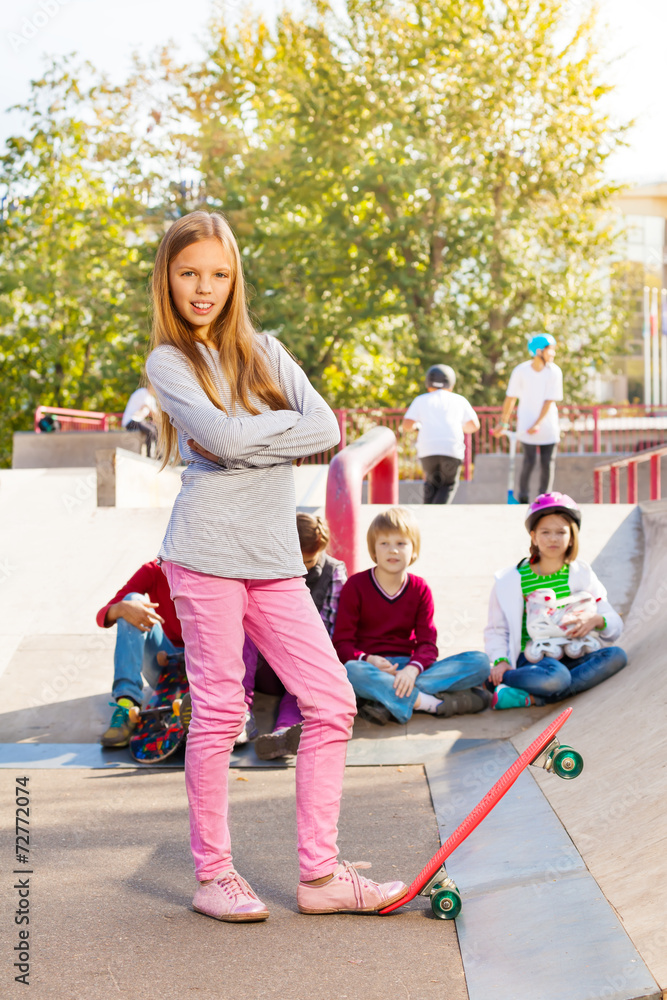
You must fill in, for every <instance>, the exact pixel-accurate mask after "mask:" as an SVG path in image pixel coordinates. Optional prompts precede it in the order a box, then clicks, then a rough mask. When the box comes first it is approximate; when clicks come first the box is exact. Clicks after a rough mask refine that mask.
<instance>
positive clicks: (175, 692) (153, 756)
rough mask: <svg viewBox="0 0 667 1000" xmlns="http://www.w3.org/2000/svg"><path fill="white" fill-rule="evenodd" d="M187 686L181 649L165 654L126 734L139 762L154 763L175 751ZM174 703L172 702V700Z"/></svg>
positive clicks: (182, 740) (180, 737)
mask: <svg viewBox="0 0 667 1000" xmlns="http://www.w3.org/2000/svg"><path fill="white" fill-rule="evenodd" d="M188 690H189V687H188V682H187V678H186V675H185V660H184V658H183V654H182V653H177V654H175V655H173V656H170V657H169V660H168V663H167V666H166V667H163V668H162V670H161V671H160V676H159V678H158V682H157V686H156V688H155V693H154V694H153V696H152V698H151V700H150V701H149V702H148V704H147V706H146V708H144V709H141V710H139V711H137V712H136V719H137V727H136V729H135V730H134V732H133V733H132V736H131V737H130V753H131V755H132V757H133V758H134V760H136V761H139V763H141V764H154V763H158V762H160V761H162V760H166V759H167V758H168V757H171V756H172V754H175V753H176V751H177V750H178V749H179V748H180V747H181V746H182V745H183V744H184V743H185V739H186V735H185V731H184V729H183V726H182V724H181V719H180V713H179V706H180V701H181V699H182V697H183V695H184V694H186V693H187V691H188ZM174 703H175V704H174Z"/></svg>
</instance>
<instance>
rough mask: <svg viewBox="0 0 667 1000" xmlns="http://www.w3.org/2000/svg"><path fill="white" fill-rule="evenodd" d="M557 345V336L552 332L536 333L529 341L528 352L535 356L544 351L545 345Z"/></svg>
mask: <svg viewBox="0 0 667 1000" xmlns="http://www.w3.org/2000/svg"><path fill="white" fill-rule="evenodd" d="M555 346H556V338H555V337H552V336H551V334H550V333H536V334H535V336H533V337H531V338H530V340H529V341H528V353H529V354H530V356H531V357H532V358H534V357H535V355H536V354H537V352H538V351H543V350H544V348H545V347H555Z"/></svg>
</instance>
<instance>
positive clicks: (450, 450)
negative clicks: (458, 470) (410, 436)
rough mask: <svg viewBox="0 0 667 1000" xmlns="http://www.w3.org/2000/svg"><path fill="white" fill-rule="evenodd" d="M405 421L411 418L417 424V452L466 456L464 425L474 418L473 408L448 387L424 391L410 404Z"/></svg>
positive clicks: (458, 456) (419, 454)
mask: <svg viewBox="0 0 667 1000" xmlns="http://www.w3.org/2000/svg"><path fill="white" fill-rule="evenodd" d="M403 419H404V420H414V421H415V423H417V424H419V425H420V427H419V434H418V436H417V455H418V457H419V458H426V457H427V456H428V455H449V456H450V457H451V458H460V459H461V461H463V457H464V455H465V439H464V436H463V425H464V424H467V423H468V421H469V420H474V419H475V411H474V410H473V408H472V406H471V405H470V403H469V402H468V400H467V399H466V398H465V396H459V394H458V393H457V392H450V391H449V390H448V389H436V390H435V391H434V392H425V393H423V394H422V395H421V396H417V398H416V399H413V401H412V402H411V403H410V406H409V407H408V411H407V413H406V414H405V417H404V418H403Z"/></svg>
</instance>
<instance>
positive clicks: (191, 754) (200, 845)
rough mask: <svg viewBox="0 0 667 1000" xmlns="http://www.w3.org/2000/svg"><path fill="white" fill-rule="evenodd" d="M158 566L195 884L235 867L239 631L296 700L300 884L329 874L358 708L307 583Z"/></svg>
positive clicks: (241, 716)
mask: <svg viewBox="0 0 667 1000" xmlns="http://www.w3.org/2000/svg"><path fill="white" fill-rule="evenodd" d="M162 569H163V571H164V574H165V576H166V577H167V580H168V582H169V589H170V591H171V597H172V600H173V602H174V604H175V606H176V613H177V615H178V618H179V621H180V623H181V628H182V631H183V639H184V642H185V659H186V666H187V672H188V681H189V683H190V693H191V695H192V722H191V724H190V731H189V734H188V742H187V749H186V754H185V784H186V788H187V793H188V802H189V806H190V844H191V848H192V855H193V858H194V862H195V871H196V874H197V878H198V879H199V880H200V881H203V880H205V879H210V878H213V877H214V876H215V875H218V874H219V873H220V872H224V871H229V869H231V868H232V867H233V862H232V854H231V844H230V837H229V827H228V825H227V797H228V791H227V782H228V772H229V757H230V753H231V750H232V747H233V746H234V740H235V739H236V737H237V736H238V735H239V733H240V732H241V730H242V728H243V725H244V722H245V711H246V705H245V698H244V689H243V677H244V674H245V665H244V663H243V643H244V639H245V634H247V635H248V636H249V637H250V638H251V639H252V640H253V641H254V642H256V644H257V645H258V646H259V647H260V648H261V649H262V651H263V652H264V653H265V654H266V657H267V659H268V660H269V661H270V662H271V665H272V667H273V669H274V670H275V672H276V674H277V675H278V677H279V678H280V680H281V681H282V682H283V684H284V685H285V687H286V689H287V690H288V691H291V692H293V693H294V694H295V696H296V699H297V703H298V706H299V709H300V711H301V714H302V716H303V732H302V735H301V741H300V743H299V751H298V753H297V757H296V815H297V847H298V852H299V868H300V873H301V878H302V879H304V880H312V879H316V878H321V877H322V876H324V875H328V874H330V873H331V872H332V871H333V870H334V868H335V867H336V864H337V859H338V847H337V844H336V840H337V836H338V829H337V824H338V814H339V811H340V798H341V794H342V788H343V774H344V771H345V754H346V750H347V741H348V740H349V739H350V736H351V735H352V723H353V721H354V716H355V713H356V702H355V697H354V692H353V690H352V686H351V685H350V682H349V681H348V679H347V676H346V673H345V668H344V666H343V664H342V663H341V662H340V660H339V659H338V657H337V656H336V653H335V650H334V648H333V646H332V644H331V640H330V638H329V636H328V634H327V630H326V628H325V626H324V623H323V621H322V619H321V618H320V616H319V613H318V611H317V608H316V607H315V605H314V604H313V599H312V597H311V596H310V591H309V590H308V588H307V587H306V584H305V582H304V580H303V578H302V577H295V578H293V579H288V580H230V579H226V578H224V577H218V576H210V575H208V574H206V573H195V572H194V571H193V570H189V569H185V568H184V567H182V566H177V565H176V564H175V563H169V562H164V563H163V564H162Z"/></svg>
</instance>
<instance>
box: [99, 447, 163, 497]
mask: <svg viewBox="0 0 667 1000" xmlns="http://www.w3.org/2000/svg"><path fill="white" fill-rule="evenodd" d="M95 455H96V459H97V506H98V507H171V506H172V505H173V503H174V500H175V499H176V497H177V495H178V491H179V490H180V488H181V470H180V469H173V468H166V469H163V471H162V472H160V463H159V462H156V461H154V460H153V459H152V458H145V457H144V456H143V455H137V454H136V453H135V452H131V451H126V450H125V449H124V448H110V449H109V448H105V449H103V450H101V451H97V452H96V453H95Z"/></svg>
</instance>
